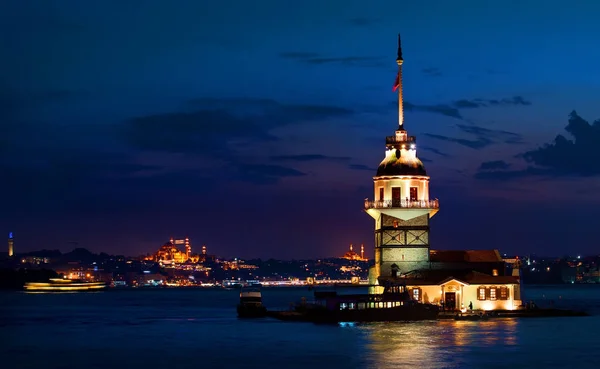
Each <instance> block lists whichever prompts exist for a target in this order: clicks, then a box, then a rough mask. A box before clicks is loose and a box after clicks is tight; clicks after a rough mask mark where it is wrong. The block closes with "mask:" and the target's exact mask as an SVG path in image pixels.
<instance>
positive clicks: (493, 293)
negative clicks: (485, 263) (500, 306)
mask: <svg viewBox="0 0 600 369" xmlns="http://www.w3.org/2000/svg"><path fill="white" fill-rule="evenodd" d="M490 300H492V301H496V288H495V287H492V288H490Z"/></svg>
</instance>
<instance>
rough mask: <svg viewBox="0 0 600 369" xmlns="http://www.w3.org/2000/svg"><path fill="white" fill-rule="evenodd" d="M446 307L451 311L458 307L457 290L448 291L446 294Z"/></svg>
mask: <svg viewBox="0 0 600 369" xmlns="http://www.w3.org/2000/svg"><path fill="white" fill-rule="evenodd" d="M444 307H445V309H446V310H450V311H452V310H455V309H456V292H446V294H445V295H444Z"/></svg>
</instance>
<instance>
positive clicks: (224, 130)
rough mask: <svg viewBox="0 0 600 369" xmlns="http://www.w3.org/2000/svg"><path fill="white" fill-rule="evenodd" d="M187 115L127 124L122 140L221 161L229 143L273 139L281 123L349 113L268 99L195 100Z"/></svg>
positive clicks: (139, 146)
mask: <svg viewBox="0 0 600 369" xmlns="http://www.w3.org/2000/svg"><path fill="white" fill-rule="evenodd" d="M186 108H191V111H181V112H173V113H164V114H153V115H147V116H141V117H135V118H132V119H129V120H127V121H126V122H125V127H124V129H123V137H124V139H125V141H126V142H127V143H128V144H129V145H131V146H132V147H134V148H137V149H140V150H148V151H162V152H171V153H184V154H200V155H206V156H219V157H224V156H227V155H229V154H230V153H231V150H232V148H231V147H230V143H231V142H232V141H237V140H246V141H250V142H260V141H276V140H278V138H277V137H275V136H273V135H272V134H271V133H269V131H270V130H272V129H274V128H276V127H282V126H284V125H290V124H297V123H302V122H307V121H316V120H321V119H327V118H331V117H343V116H349V115H352V114H353V113H354V112H353V111H352V110H350V109H346V108H342V107H338V106H327V105H286V104H280V103H278V102H276V101H274V100H269V99H242V98H238V99H211V98H207V99H195V100H191V101H189V102H188V103H187V104H186Z"/></svg>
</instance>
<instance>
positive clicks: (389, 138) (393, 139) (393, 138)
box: [385, 136, 417, 145]
mask: <svg viewBox="0 0 600 369" xmlns="http://www.w3.org/2000/svg"><path fill="white" fill-rule="evenodd" d="M415 142H417V140H416V138H415V136H408V137H406V139H404V140H399V139H397V138H396V136H387V137H386V138H385V143H386V144H387V145H394V144H398V143H409V144H410V143H415Z"/></svg>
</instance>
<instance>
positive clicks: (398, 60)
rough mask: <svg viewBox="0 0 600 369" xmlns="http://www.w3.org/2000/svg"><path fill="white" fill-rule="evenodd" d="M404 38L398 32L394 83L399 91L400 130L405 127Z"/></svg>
mask: <svg viewBox="0 0 600 369" xmlns="http://www.w3.org/2000/svg"><path fill="white" fill-rule="evenodd" d="M402 63H404V58H402V40H401V39H400V34H398V56H397V57H396V64H398V74H397V75H396V83H394V91H397V92H398V130H403V129H404V100H403V96H402Z"/></svg>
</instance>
